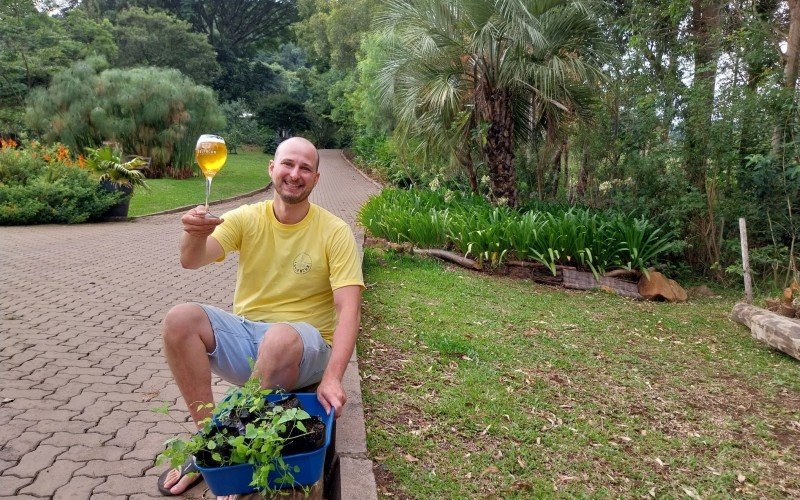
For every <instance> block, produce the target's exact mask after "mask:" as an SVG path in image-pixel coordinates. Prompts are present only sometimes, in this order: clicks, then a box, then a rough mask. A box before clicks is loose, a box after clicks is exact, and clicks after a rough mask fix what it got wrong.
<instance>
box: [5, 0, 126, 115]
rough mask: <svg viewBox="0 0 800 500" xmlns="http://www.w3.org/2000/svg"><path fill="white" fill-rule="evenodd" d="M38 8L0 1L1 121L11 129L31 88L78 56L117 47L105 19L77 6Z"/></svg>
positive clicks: (22, 1)
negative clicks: (60, 11)
mask: <svg viewBox="0 0 800 500" xmlns="http://www.w3.org/2000/svg"><path fill="white" fill-rule="evenodd" d="M37 7H39V5H38V4H37V3H34V2H33V1H31V0H0V66H1V67H2V70H0V124H3V125H4V126H7V127H11V128H17V127H19V126H20V121H21V113H22V111H23V107H24V103H25V99H26V98H27V96H28V94H29V93H30V91H31V90H32V89H34V88H36V87H40V86H44V85H47V84H48V83H49V82H50V79H51V77H52V75H53V74H54V73H57V72H58V71H60V70H62V69H64V68H66V67H68V66H69V65H70V64H71V63H72V62H74V61H76V60H78V59H82V58H85V57H87V56H90V55H94V54H96V55H102V56H105V57H111V56H113V55H114V54H115V53H116V50H117V46H116V44H115V43H114V38H113V35H112V32H111V29H112V26H111V24H110V23H109V22H108V21H95V20H92V19H89V18H88V17H87V16H86V15H85V13H83V12H77V11H74V12H70V13H69V14H68V15H67V16H66V17H53V16H50V15H49V14H47V13H46V12H42V11H40V10H38V9H37Z"/></svg>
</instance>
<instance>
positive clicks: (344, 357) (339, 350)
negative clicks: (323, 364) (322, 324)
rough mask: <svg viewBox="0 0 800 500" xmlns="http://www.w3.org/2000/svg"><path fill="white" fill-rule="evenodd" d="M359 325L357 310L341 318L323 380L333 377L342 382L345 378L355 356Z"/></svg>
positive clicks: (334, 334)
mask: <svg viewBox="0 0 800 500" xmlns="http://www.w3.org/2000/svg"><path fill="white" fill-rule="evenodd" d="M358 323H359V312H358V310H357V309H356V311H355V313H351V314H347V315H342V317H340V319H339V324H338V325H336V330H335V331H334V333H333V350H332V352H331V357H330V360H328V367H327V368H326V369H325V374H324V375H323V376H322V378H323V379H326V378H331V377H333V378H334V379H335V380H339V381H341V380H342V377H344V372H345V370H347V364H348V363H349V362H350V357H351V356H352V355H353V349H355V346H356V338H357V337H358Z"/></svg>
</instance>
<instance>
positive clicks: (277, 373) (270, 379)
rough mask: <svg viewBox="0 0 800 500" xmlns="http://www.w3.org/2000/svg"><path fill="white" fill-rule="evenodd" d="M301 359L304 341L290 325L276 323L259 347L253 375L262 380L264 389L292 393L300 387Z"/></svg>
mask: <svg viewBox="0 0 800 500" xmlns="http://www.w3.org/2000/svg"><path fill="white" fill-rule="evenodd" d="M302 359H303V339H301V338H300V335H299V334H298V333H297V331H295V329H294V328H292V327H291V326H289V325H285V324H282V323H276V324H274V325H272V327H270V329H269V330H267V332H266V333H265V334H264V339H263V340H262V341H261V344H260V345H259V346H258V359H257V360H256V364H255V366H254V367H253V376H256V377H258V378H260V379H261V386H262V387H269V388H281V389H284V390H286V391H290V390H292V389H294V388H295V385H296V384H297V378H298V377H299V376H300V361H301V360H302Z"/></svg>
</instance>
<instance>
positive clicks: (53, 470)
mask: <svg viewBox="0 0 800 500" xmlns="http://www.w3.org/2000/svg"><path fill="white" fill-rule="evenodd" d="M82 466H83V464H82V463H77V462H72V461H69V460H56V461H55V462H54V463H53V465H51V466H50V467H48V468H46V469H43V470H42V471H41V472H39V474H38V475H37V476H36V479H34V481H33V483H31V484H30V485H28V486H26V487H24V488H22V489H21V490H19V492H20V494H30V495H35V496H42V497H49V496H50V495H52V494H53V492H55V491H56V490H57V489H59V488H60V487H62V486H64V485H65V484H67V483H68V482H69V481H70V479H72V473H73V472H75V471H76V470H78V469H79V468H80V467H82Z"/></svg>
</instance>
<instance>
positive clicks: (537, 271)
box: [363, 233, 644, 300]
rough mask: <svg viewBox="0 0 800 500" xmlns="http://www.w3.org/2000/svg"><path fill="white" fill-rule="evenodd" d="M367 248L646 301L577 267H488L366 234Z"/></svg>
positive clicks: (630, 288) (629, 286)
mask: <svg viewBox="0 0 800 500" xmlns="http://www.w3.org/2000/svg"><path fill="white" fill-rule="evenodd" d="M363 246H364V247H365V248H366V247H378V248H385V249H391V250H396V251H399V252H407V253H410V254H415V255H422V256H431V257H436V258H438V259H441V260H444V261H446V262H450V263H452V264H456V265H458V266H461V267H463V268H465V269H471V270H473V271H480V272H485V273H486V274H492V275H495V276H508V277H511V278H517V279H529V280H531V281H534V282H536V283H541V284H544V285H550V286H558V287H562V288H567V289H572V290H602V291H607V292H611V293H614V294H617V295H619V296H622V297H627V298H629V299H634V300H644V297H642V295H640V294H639V291H638V286H637V284H636V283H632V282H630V281H626V280H621V279H619V278H617V277H614V276H608V275H604V276H601V277H600V280H599V281H598V280H597V279H596V278H595V276H594V274H592V273H590V272H585V271H578V270H577V269H575V268H574V267H569V266H556V274H555V275H553V274H552V273H551V271H550V269H549V268H548V267H547V266H545V265H544V264H540V263H537V262H524V261H506V263H505V264H504V265H503V266H501V267H498V268H489V267H485V266H484V265H483V264H481V263H480V262H478V261H475V260H472V259H469V258H467V257H462V256H461V255H459V254H455V253H453V252H449V251H447V250H440V249H424V248H416V247H414V246H413V245H411V244H408V243H406V244H399V243H392V242H390V241H388V240H385V239H383V238H376V237H374V236H367V235H366V233H365V234H364V242H363Z"/></svg>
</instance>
